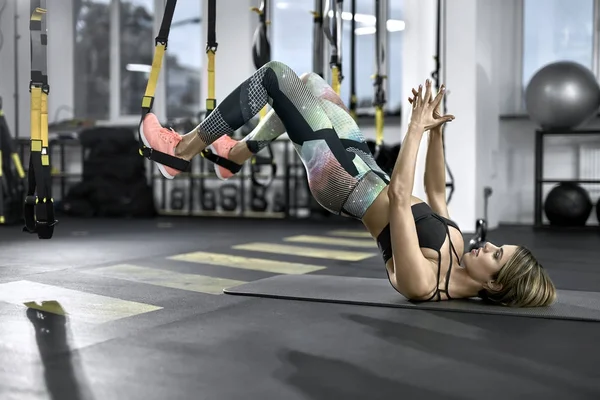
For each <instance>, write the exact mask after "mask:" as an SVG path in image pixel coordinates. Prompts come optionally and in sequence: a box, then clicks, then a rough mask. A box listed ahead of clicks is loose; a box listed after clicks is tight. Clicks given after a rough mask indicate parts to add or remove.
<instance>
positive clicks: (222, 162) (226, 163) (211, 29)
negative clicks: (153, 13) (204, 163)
mask: <svg viewBox="0 0 600 400" xmlns="http://www.w3.org/2000/svg"><path fill="white" fill-rule="evenodd" d="M207 15H208V18H207V24H206V55H207V58H208V64H207V66H206V71H207V72H208V87H207V89H208V96H207V97H206V114H205V115H204V117H205V118H207V117H208V116H209V115H210V113H212V112H213V111H214V109H215V108H216V107H217V99H216V98H215V97H216V94H215V57H216V55H217V48H218V47H219V44H218V43H217V0H208V13H207ZM200 155H201V156H202V157H203V158H206V159H207V160H208V161H211V162H212V163H214V164H217V165H219V166H221V167H223V168H227V169H228V170H230V171H231V172H233V173H234V174H236V173H238V172H239V171H240V170H241V169H242V166H241V165H238V164H236V163H234V162H232V161H230V160H228V159H226V158H223V157H220V156H219V155H217V154H215V153H213V152H212V151H210V149H208V148H207V149H204V150H203V151H202V153H200Z"/></svg>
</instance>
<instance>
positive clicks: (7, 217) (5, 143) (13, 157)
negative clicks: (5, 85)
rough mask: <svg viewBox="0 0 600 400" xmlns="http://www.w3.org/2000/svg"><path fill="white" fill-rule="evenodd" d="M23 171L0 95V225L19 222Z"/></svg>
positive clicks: (21, 211)
mask: <svg viewBox="0 0 600 400" xmlns="http://www.w3.org/2000/svg"><path fill="white" fill-rule="evenodd" d="M24 199H25V171H24V170H23V165H22V164H21V159H20V157H19V153H18V152H17V148H16V146H15V143H14V140H13V137H12V135H11V134H10V131H9V128H8V123H7V122H6V118H5V116H4V110H3V109H2V98H1V97H0V225H12V224H15V223H21V222H22V218H23V200H24Z"/></svg>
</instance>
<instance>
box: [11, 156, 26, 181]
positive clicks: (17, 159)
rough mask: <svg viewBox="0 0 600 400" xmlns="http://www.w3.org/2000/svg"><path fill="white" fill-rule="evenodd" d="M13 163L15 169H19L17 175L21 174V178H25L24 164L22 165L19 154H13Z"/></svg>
mask: <svg viewBox="0 0 600 400" xmlns="http://www.w3.org/2000/svg"><path fill="white" fill-rule="evenodd" d="M12 159H13V162H14V163H15V168H16V169H17V173H18V174H19V178H21V179H23V178H25V170H24V169H23V164H21V158H20V157H19V154H18V153H13V154H12Z"/></svg>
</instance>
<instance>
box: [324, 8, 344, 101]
mask: <svg viewBox="0 0 600 400" xmlns="http://www.w3.org/2000/svg"><path fill="white" fill-rule="evenodd" d="M343 4H344V2H343V0H326V5H325V10H327V14H329V13H330V12H331V14H332V15H331V21H333V22H331V23H330V22H329V21H330V18H329V15H327V18H325V19H324V20H323V30H324V31H325V36H327V39H329V43H330V44H331V57H330V58H329V66H330V68H331V87H332V89H333V90H334V91H335V92H336V93H337V94H338V95H339V94H340V86H341V84H342V81H343V80H344V76H343V74H342V11H343V9H344V8H343ZM330 25H333V26H330Z"/></svg>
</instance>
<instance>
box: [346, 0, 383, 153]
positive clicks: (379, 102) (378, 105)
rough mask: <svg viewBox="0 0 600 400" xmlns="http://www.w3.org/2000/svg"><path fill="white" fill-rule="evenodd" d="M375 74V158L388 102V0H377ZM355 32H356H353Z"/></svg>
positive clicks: (381, 137)
mask: <svg viewBox="0 0 600 400" xmlns="http://www.w3.org/2000/svg"><path fill="white" fill-rule="evenodd" d="M375 15H376V18H377V20H376V22H375V75H374V76H373V79H374V83H373V86H374V87H375V95H374V98H373V106H375V152H374V153H373V156H374V157H375V159H377V158H378V156H379V151H380V149H381V147H382V145H383V129H384V124H385V121H384V107H385V104H386V102H387V100H386V95H385V87H384V86H385V83H384V82H385V80H386V79H387V68H386V57H387V37H388V34H387V25H386V24H387V20H388V18H387V17H388V2H387V0H375ZM353 34H354V33H353Z"/></svg>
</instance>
